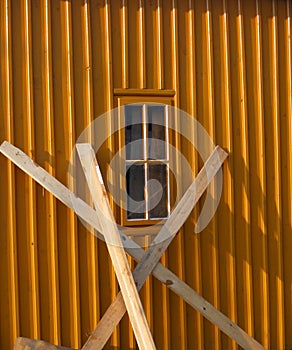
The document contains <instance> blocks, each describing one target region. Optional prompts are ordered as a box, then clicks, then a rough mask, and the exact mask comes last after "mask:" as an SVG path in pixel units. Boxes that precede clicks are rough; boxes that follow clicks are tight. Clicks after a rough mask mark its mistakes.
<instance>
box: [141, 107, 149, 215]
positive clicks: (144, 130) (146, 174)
mask: <svg viewBox="0 0 292 350" xmlns="http://www.w3.org/2000/svg"><path fill="white" fill-rule="evenodd" d="M142 120H143V133H144V135H143V141H144V160H145V167H144V168H145V170H144V171H145V188H144V192H145V209H146V210H145V211H146V213H145V219H146V220H148V219H149V200H148V161H147V160H148V127H147V126H148V124H147V122H148V120H147V105H146V104H144V105H143V110H142Z"/></svg>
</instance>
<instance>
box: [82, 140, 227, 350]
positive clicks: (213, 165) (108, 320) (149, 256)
mask: <svg viewBox="0 0 292 350" xmlns="http://www.w3.org/2000/svg"><path fill="white" fill-rule="evenodd" d="M77 148H78V146H77ZM226 157H227V153H226V152H225V151H224V150H223V149H222V148H220V147H219V146H217V147H216V148H215V149H214V150H213V152H212V154H211V155H210V157H209V158H208V159H207V161H206V163H205V164H204V166H203V168H202V169H201V170H200V172H199V174H198V175H197V177H196V178H195V180H194V181H193V182H192V184H191V185H190V186H189V188H188V189H187V191H186V192H185V194H184V195H183V197H182V198H181V200H180V201H179V203H178V205H177V206H176V207H175V208H174V210H173V211H172V213H171V215H170V217H169V218H168V220H167V221H166V222H165V224H164V225H163V226H162V228H161V230H160V231H159V233H158V234H157V236H156V237H155V239H154V240H153V242H152V243H151V245H150V247H149V249H148V250H147V252H146V253H145V254H144V256H143V258H142V260H141V261H140V262H139V264H138V265H137V267H136V268H135V270H134V272H133V277H134V280H135V282H136V285H137V288H138V290H139V289H140V288H141V287H142V286H143V284H144V282H145V281H146V279H147V277H148V276H149V274H151V272H152V270H153V269H154V267H155V266H156V265H157V263H158V262H159V260H160V258H161V257H162V255H163V253H164V252H165V251H166V249H167V248H168V246H169V244H170V243H171V241H172V240H173V238H174V237H175V235H176V233H177V232H178V230H179V229H180V228H181V226H182V225H183V224H184V222H185V221H186V220H187V218H188V217H189V215H190V213H191V211H192V210H193V208H194V206H195V205H196V203H197V202H198V201H199V199H200V198H201V196H202V194H203V193H204V191H205V190H206V189H207V187H208V185H209V184H210V182H211V181H212V179H213V178H214V177H215V175H216V174H217V172H218V170H219V169H220V167H221V166H222V164H223V162H224V160H225V159H226ZM125 311H126V309H125V305H124V302H123V298H122V296H121V295H120V293H119V294H118V295H117V297H116V298H115V300H114V301H113V303H112V305H111V306H110V307H109V309H108V310H107V311H106V312H105V314H104V315H103V317H102V319H101V320H100V322H99V323H98V325H97V327H96V328H95V330H94V332H93V334H92V336H90V337H89V339H88V340H87V342H86V343H85V345H84V346H83V348H82V350H97V349H102V348H103V347H104V345H105V344H106V342H107V340H108V339H109V337H110V336H111V334H112V332H113V331H114V329H115V327H116V325H117V324H118V323H119V322H120V320H121V319H122V317H123V315H124V313H125Z"/></svg>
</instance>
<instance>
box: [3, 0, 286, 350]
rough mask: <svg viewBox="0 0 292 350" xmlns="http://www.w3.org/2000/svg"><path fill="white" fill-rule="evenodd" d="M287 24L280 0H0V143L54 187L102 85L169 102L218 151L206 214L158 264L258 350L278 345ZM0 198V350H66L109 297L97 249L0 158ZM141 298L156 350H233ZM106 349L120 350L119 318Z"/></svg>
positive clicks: (107, 93)
mask: <svg viewBox="0 0 292 350" xmlns="http://www.w3.org/2000/svg"><path fill="white" fill-rule="evenodd" d="M291 15H292V3H291V1H289V0H285V1H284V0H283V1H276V0H261V1H260V0H245V1H243V0H220V1H214V0H213V1H211V0H198V1H195V0H194V1H192V0H182V1H178V0H151V1H148V0H121V1H110V0H100V1H95V0H92V1H90V0H72V1H66V0H64V1H61V0H51V1H50V0H1V1H0V142H2V141H4V140H8V141H10V142H11V143H13V144H15V145H16V146H17V147H19V148H21V149H22V150H24V151H25V153H27V154H28V155H29V156H31V157H32V158H33V159H34V160H35V161H36V162H37V163H39V164H40V165H41V166H43V167H44V168H45V169H46V170H47V171H48V172H50V173H51V174H53V175H54V176H56V178H57V179H58V180H60V181H61V182H62V183H64V184H66V185H68V186H69V185H70V183H72V181H73V179H71V178H70V177H69V176H68V173H67V171H68V162H69V160H70V153H71V150H72V148H73V146H74V144H75V141H76V139H77V137H78V136H79V135H80V133H81V132H82V131H83V129H84V128H85V127H86V126H87V125H88V124H89V123H90V122H91V121H92V120H94V118H96V117H98V116H99V115H101V114H102V113H104V112H105V111H107V110H110V109H112V108H113V107H114V106H115V93H114V92H115V91H116V92H117V91H118V90H115V89H136V91H137V89H154V90H152V91H155V92H157V93H158V94H159V91H164V90H168V91H174V104H175V106H176V107H179V108H181V109H183V110H185V111H187V112H188V113H190V114H191V115H192V116H193V117H194V118H196V119H198V120H199V121H200V123H201V124H202V125H203V126H204V127H205V128H206V130H207V131H208V132H209V134H210V136H211V138H212V139H213V141H214V143H215V144H219V145H220V146H222V147H224V148H225V149H227V150H228V151H229V159H228V162H226V163H225V164H224V180H223V193H222V198H221V202H220V205H219V208H218V210H217V213H216V215H215V217H214V218H213V220H212V221H211V223H210V224H209V225H208V226H207V228H206V229H205V230H204V231H203V232H201V233H199V234H198V235H195V234H192V231H193V227H194V223H195V219H196V217H197V216H198V213H199V210H200V207H202V202H201V203H200V205H199V206H198V207H197V208H195V209H194V211H193V214H192V216H191V217H190V218H189V220H188V221H187V222H186V224H185V225H184V227H183V229H182V230H181V232H180V233H179V235H177V237H176V238H175V240H174V242H173V243H172V244H171V246H170V248H169V249H168V252H167V253H166V254H165V255H164V257H163V259H162V261H163V263H164V264H166V265H167V266H169V268H170V269H171V270H172V271H174V272H175V273H176V274H178V276H180V277H181V278H182V279H183V280H185V281H186V282H187V283H188V284H189V285H190V286H192V287H193V288H194V289H195V290H196V291H197V292H198V293H200V294H201V295H202V296H203V297H204V298H206V299H207V300H208V301H210V302H211V303H212V304H213V305H214V306H215V307H217V308H218V309H219V310H221V311H222V312H223V313H224V314H226V315H227V316H228V317H230V318H231V319H232V320H234V321H235V322H236V323H237V324H239V325H240V326H241V327H242V328H243V329H244V330H245V331H247V332H248V333H249V334H250V335H252V336H254V337H255V338H256V339H257V340H258V341H259V342H260V343H262V344H263V345H264V347H265V348H267V349H271V350H273V349H278V350H281V349H283V350H284V349H290V348H292V332H291V329H292V263H291V255H292V152H291V150H292V68H291V67H292V51H291V29H292V28H291V26H292V23H291ZM119 91H120V92H121V91H123V90H119ZM138 92H139V91H138ZM141 94H142V92H141ZM176 144H177V145H180V147H181V149H182V151H183V153H184V154H185V155H187V156H188V159H189V161H190V163H191V165H192V167H193V168H194V169H196V170H198V169H199V168H200V167H201V165H202V164H201V161H200V160H199V159H198V156H197V155H196V154H193V153H191V151H190V149H189V145H188V143H187V142H185V141H184V140H180V139H179V137H178V138H177V140H176ZM107 147H108V149H109V150H110V151H112V152H114V151H115V149H114V142H113V140H112V139H109V140H108V143H107ZM106 159H107V155H106V154H102V153H101V154H100V159H99V160H100V161H101V162H102V165H103V167H105V161H106ZM0 193H1V197H0V225H1V226H0V227H1V230H0V278H1V284H0V349H12V346H13V342H14V339H15V338H16V337H17V336H19V335H21V336H26V337H32V338H38V339H44V340H47V341H50V342H52V343H56V344H62V345H64V346H71V347H75V348H78V347H79V348H80V347H81V346H82V344H83V343H84V342H85V340H86V339H87V337H88V335H89V333H90V331H91V330H92V329H93V328H94V327H95V325H96V324H97V322H98V320H99V319H100V317H101V316H102V314H103V313H104V312H105V310H106V309H107V307H108V306H109V304H110V302H111V300H113V298H114V296H115V295H116V293H117V291H118V285H117V282H116V279H115V275H114V271H113V268H112V266H111V263H110V261H109V257H108V254H107V250H106V247H105V245H104V243H103V242H101V241H100V240H98V239H97V238H96V237H95V236H94V235H93V234H92V233H91V232H89V231H87V230H86V229H85V228H84V227H83V226H82V224H81V223H80V222H79V220H78V219H77V218H76V217H75V215H74V214H73V212H72V211H70V210H69V209H67V208H65V207H64V205H63V204H60V203H59V202H58V201H57V200H55V199H54V198H53V196H52V195H50V194H49V193H47V192H46V191H44V190H43V189H42V188H41V187H40V186H39V185H36V184H35V182H34V181H33V180H31V179H30V178H29V177H28V176H26V175H24V174H23V173H22V172H21V171H20V170H19V169H17V168H15V167H14V166H13V165H12V164H11V163H10V162H8V161H7V160H6V159H5V158H4V157H3V156H0ZM131 264H132V266H134V263H133V262H132V261H131ZM141 298H142V301H143V303H144V305H145V312H146V315H147V318H148V320H149V323H150V325H151V329H152V331H153V334H154V339H155V342H156V344H157V348H158V349H202V350H203V349H237V345H236V344H235V342H234V341H232V340H230V339H229V338H228V337H227V336H225V335H224V334H223V333H221V332H220V331H219V330H218V329H217V328H216V327H215V326H213V325H212V324H210V323H209V322H208V321H206V320H205V319H203V317H202V316H201V315H200V314H199V313H197V312H196V311H194V310H193V309H192V308H191V307H189V306H188V305H186V304H185V303H184V302H183V301H182V299H180V298H179V297H178V296H176V295H174V294H173V293H172V292H170V291H169V290H168V289H167V287H166V286H164V285H161V283H160V282H158V281H157V280H155V279H154V278H152V277H151V278H149V279H148V280H147V282H146V284H145V286H144V287H143V289H142V291H141ZM109 345H112V346H113V347H120V348H122V349H129V348H135V346H136V345H135V339H134V335H133V332H132V330H131V327H130V326H129V322H128V318H127V317H125V318H124V319H123V321H122V322H121V324H120V326H119V327H118V328H117V330H116V331H115V333H114V334H113V336H112V338H111V340H110V342H109Z"/></svg>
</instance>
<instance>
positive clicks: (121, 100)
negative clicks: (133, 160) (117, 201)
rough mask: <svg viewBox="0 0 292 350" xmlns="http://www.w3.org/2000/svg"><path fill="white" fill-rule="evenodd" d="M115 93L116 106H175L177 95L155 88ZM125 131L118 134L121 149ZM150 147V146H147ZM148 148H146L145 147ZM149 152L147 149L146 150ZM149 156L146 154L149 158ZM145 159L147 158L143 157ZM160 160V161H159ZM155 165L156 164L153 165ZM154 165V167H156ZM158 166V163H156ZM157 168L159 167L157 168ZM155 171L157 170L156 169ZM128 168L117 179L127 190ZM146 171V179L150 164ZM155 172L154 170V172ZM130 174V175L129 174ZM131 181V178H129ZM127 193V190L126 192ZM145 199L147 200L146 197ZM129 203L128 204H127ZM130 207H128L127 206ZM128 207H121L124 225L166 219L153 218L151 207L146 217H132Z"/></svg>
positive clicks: (171, 91) (122, 125)
mask: <svg viewBox="0 0 292 350" xmlns="http://www.w3.org/2000/svg"><path fill="white" fill-rule="evenodd" d="M114 95H115V106H116V107H122V106H124V105H130V104H138V105H143V104H152V103H153V105H154V106H156V105H158V106H159V105H170V106H173V105H174V99H173V97H174V95H175V91H174V90H154V89H143V90H141V89H115V90H114ZM123 113H124V112H123V109H121V118H119V119H120V123H121V125H120V128H119V130H125V129H124V124H123V123H124V121H123V120H124V114H123ZM124 133H125V132H120V133H119V136H118V142H117V144H118V147H119V149H122V148H123V147H124V146H125V144H126V141H125V135H124ZM147 135H148V131H147ZM144 136H145V135H144ZM147 148H148V146H147ZM145 149H146V148H145ZM146 152H147V151H146ZM147 157H148V156H146V158H147ZM121 158H122V159H125V164H124V166H122V167H125V169H128V168H127V166H126V163H127V159H126V157H121ZM143 159H145V158H143ZM158 162H159V161H158ZM153 166H154V165H153ZM153 166H152V169H154V168H153ZM156 167H157V165H156ZM156 170H157V169H156ZM154 171H155V170H154ZM126 172H127V170H125V176H124V178H123V176H120V179H119V180H117V182H119V183H120V186H121V187H120V188H122V190H124V191H125V190H126V191H127V179H126V176H128V174H127V175H126ZM145 173H146V180H147V179H148V178H147V173H148V174H149V178H150V176H151V175H150V166H149V171H148V170H145ZM152 174H153V172H152ZM129 176H130V175H129ZM167 176H168V180H167V181H168V185H167V186H168V187H167V193H168V202H167V204H166V206H167V208H168V209H167V215H169V211H170V203H169V202H170V198H169V196H170V195H169V192H170V186H169V175H167ZM128 181H129V180H128ZM145 191H148V188H147V187H145ZM124 193H125V192H124ZM144 198H145V201H147V200H146V197H144ZM127 205H128V204H127ZM148 206H149V207H151V206H150V204H149V203H148V204H147V206H146V207H148ZM127 209H128V207H127ZM127 209H126V210H125V209H122V208H121V207H120V223H121V225H123V226H130V227H133V226H148V225H153V224H158V223H160V222H161V221H163V220H164V219H163V218H162V217H161V218H160V217H159V218H158V219H155V218H151V215H152V214H153V210H152V214H151V213H150V212H151V210H150V209H149V210H148V211H147V210H146V211H147V213H146V214H145V215H146V216H145V218H143V219H141V220H140V219H139V217H137V218H135V219H130V215H129V213H130V212H129V211H127ZM166 217H167V216H166Z"/></svg>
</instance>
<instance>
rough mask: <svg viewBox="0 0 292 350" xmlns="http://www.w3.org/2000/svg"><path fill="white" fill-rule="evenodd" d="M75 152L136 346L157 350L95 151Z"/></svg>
mask: <svg viewBox="0 0 292 350" xmlns="http://www.w3.org/2000/svg"><path fill="white" fill-rule="evenodd" d="M77 151H78V154H79V158H80V161H81V164H82V167H83V170H84V173H85V177H86V180H87V184H88V187H89V189H90V192H91V195H92V199H93V202H94V205H95V208H96V211H97V215H98V219H99V222H100V226H101V229H102V232H103V235H104V238H105V242H106V244H107V249H108V252H109V254H110V257H111V260H112V263H113V266H114V269H115V273H116V276H117V279H118V282H119V285H120V288H121V293H122V295H123V299H124V302H125V305H126V309H127V311H128V314H129V318H130V321H131V324H132V327H133V331H134V334H135V336H136V340H137V343H138V346H139V348H140V349H145V350H149V349H156V347H155V344H154V341H153V339H152V335H151V332H150V329H149V325H148V323H147V319H146V316H145V313H144V310H143V306H142V303H141V300H140V297H139V294H138V291H137V288H136V285H135V281H134V278H133V275H132V271H131V269H130V266H129V263H128V260H127V257H126V253H125V251H124V248H123V243H122V240H121V236H120V234H119V230H118V227H117V225H116V222H115V219H114V216H113V213H112V210H111V207H110V204H109V201H108V197H107V192H106V189H105V187H104V185H103V183H102V178H101V173H100V170H99V167H98V164H97V161H96V157H95V154H94V151H93V149H92V146H91V145H90V144H88V143H83V144H78V145H77ZM98 171H99V174H100V175H99V174H98Z"/></svg>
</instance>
